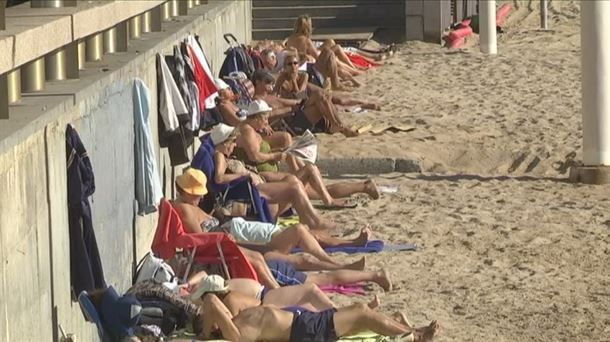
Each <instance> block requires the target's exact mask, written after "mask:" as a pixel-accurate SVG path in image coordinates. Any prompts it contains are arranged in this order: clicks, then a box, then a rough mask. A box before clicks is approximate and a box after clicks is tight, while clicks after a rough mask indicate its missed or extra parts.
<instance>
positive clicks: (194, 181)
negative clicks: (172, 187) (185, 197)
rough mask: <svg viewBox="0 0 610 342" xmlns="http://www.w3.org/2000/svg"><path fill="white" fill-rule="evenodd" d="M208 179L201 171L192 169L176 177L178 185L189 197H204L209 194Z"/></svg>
mask: <svg viewBox="0 0 610 342" xmlns="http://www.w3.org/2000/svg"><path fill="white" fill-rule="evenodd" d="M207 183H208V178H207V177H206V176H205V174H204V173H203V172H201V170H197V169H194V168H192V167H190V168H188V169H186V170H185V171H184V173H183V174H181V175H180V176H178V177H176V184H178V186H179V187H180V189H182V190H183V191H184V192H186V193H187V194H189V195H193V196H203V195H205V194H207V193H208V189H207V188H206V185H207Z"/></svg>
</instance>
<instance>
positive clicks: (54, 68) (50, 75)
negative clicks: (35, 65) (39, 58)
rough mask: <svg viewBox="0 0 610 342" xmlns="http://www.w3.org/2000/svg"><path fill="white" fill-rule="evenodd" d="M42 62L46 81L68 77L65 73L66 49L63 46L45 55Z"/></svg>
mask: <svg viewBox="0 0 610 342" xmlns="http://www.w3.org/2000/svg"><path fill="white" fill-rule="evenodd" d="M44 63H45V77H46V80H47V81H62V80H65V79H67V78H68V75H67V73H66V51H65V49H64V48H63V47H62V48H59V49H57V50H55V51H53V52H51V53H49V54H48V55H46V56H45V61H44Z"/></svg>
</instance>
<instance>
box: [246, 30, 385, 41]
mask: <svg viewBox="0 0 610 342" xmlns="http://www.w3.org/2000/svg"><path fill="white" fill-rule="evenodd" d="M376 30H377V28H376V27H332V28H321V29H319V30H316V31H315V32H314V34H313V37H312V38H313V39H314V40H324V39H328V38H333V39H335V40H337V41H341V40H349V41H353V40H367V39H370V38H371V37H372V36H373V33H375V31H376ZM291 33H292V28H279V29H254V30H252V39H254V40H263V39H272V40H283V39H285V38H287V37H288V36H289V35H290V34H291Z"/></svg>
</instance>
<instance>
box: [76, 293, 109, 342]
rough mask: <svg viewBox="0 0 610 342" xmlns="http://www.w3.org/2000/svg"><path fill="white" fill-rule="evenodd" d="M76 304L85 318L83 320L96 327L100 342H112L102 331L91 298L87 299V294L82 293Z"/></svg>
mask: <svg viewBox="0 0 610 342" xmlns="http://www.w3.org/2000/svg"><path fill="white" fill-rule="evenodd" d="M113 290H114V289H113ZM78 304H79V305H80V309H81V311H82V312H83V316H85V320H86V321H87V322H91V323H93V324H95V326H96V327H97V334H98V336H99V337H100V341H102V342H112V338H111V337H110V335H109V334H108V333H106V331H105V330H104V326H103V325H102V318H101V317H100V315H99V313H98V312H97V309H96V308H95V305H93V302H92V301H91V298H90V297H89V293H87V291H83V292H81V293H80V294H79V295H78Z"/></svg>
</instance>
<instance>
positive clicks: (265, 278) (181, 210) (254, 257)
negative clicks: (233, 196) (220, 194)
mask: <svg viewBox="0 0 610 342" xmlns="http://www.w3.org/2000/svg"><path fill="white" fill-rule="evenodd" d="M201 197H202V196H195V195H191V194H187V193H186V192H184V191H181V190H180V188H178V197H177V198H176V200H175V201H174V202H173V203H172V205H173V206H174V208H175V209H176V212H177V213H178V216H180V219H181V221H182V224H183V225H184V228H185V230H186V232H187V233H204V232H203V231H202V230H201V223H202V222H205V221H207V220H209V219H210V218H211V216H210V215H208V214H207V213H206V212H204V211H203V210H201V209H200V208H199V206H198V205H199V202H200V201H201ZM239 249H240V250H241V251H242V253H244V255H245V257H246V258H247V259H248V261H250V263H251V264H252V267H254V270H255V271H256V274H257V275H258V278H259V280H260V281H261V283H262V284H263V285H265V286H267V287H269V288H270V289H277V288H279V287H280V285H279V284H278V283H277V281H275V278H274V277H273V275H272V274H271V270H269V267H268V266H267V263H266V262H265V259H264V258H263V255H262V254H260V253H258V252H255V251H252V250H249V249H247V248H243V247H239Z"/></svg>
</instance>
